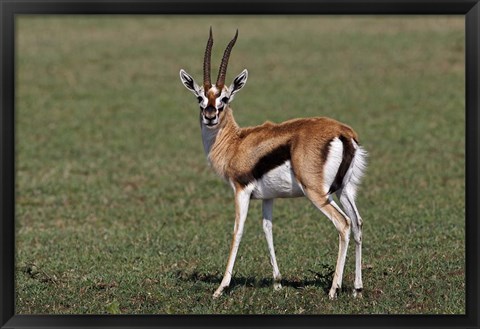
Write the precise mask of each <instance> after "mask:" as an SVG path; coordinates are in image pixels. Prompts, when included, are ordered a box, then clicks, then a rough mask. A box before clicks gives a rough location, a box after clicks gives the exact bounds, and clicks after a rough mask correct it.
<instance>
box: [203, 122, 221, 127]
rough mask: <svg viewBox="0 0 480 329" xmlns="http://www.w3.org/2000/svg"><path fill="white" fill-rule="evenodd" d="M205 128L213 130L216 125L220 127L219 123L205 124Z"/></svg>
mask: <svg viewBox="0 0 480 329" xmlns="http://www.w3.org/2000/svg"><path fill="white" fill-rule="evenodd" d="M204 124H205V126H207V127H208V128H213V127H215V126H216V125H218V122H208V123H206V122H204Z"/></svg>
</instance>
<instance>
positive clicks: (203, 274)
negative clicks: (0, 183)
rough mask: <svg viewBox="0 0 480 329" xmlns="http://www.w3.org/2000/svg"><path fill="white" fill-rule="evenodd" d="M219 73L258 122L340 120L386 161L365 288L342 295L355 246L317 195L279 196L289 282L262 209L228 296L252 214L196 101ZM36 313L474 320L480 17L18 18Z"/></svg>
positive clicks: (21, 239) (372, 188)
mask: <svg viewBox="0 0 480 329" xmlns="http://www.w3.org/2000/svg"><path fill="white" fill-rule="evenodd" d="M210 25H211V26H213V29H214V37H215V44H214V49H213V61H212V67H213V73H212V76H214V77H215V76H216V72H217V71H216V70H217V67H218V64H219V61H220V58H221V55H222V53H223V50H224V47H225V46H226V44H227V42H228V41H229V40H230V38H231V37H232V36H233V34H234V32H235V29H236V28H238V29H239V32H240V35H239V39H238V42H237V45H236V46H235V48H234V50H233V53H232V57H231V60H230V66H229V73H228V74H227V80H228V81H227V83H230V81H231V79H232V78H233V77H234V76H235V75H236V74H238V73H239V72H240V71H241V70H242V69H243V68H248V70H249V73H250V75H249V80H248V83H247V85H246V87H245V88H244V89H243V90H242V91H241V92H240V93H239V94H238V95H237V97H236V99H235V101H234V102H233V104H232V107H233V109H234V111H235V115H236V119H237V122H238V123H239V124H240V125H242V126H248V125H256V124H261V123H262V122H264V121H265V120H271V121H275V122H280V121H283V120H287V119H290V118H294V117H308V116H330V117H333V118H336V119H338V120H340V121H343V122H345V123H347V124H349V125H351V126H352V127H354V129H355V130H356V131H357V132H358V133H359V135H360V141H361V143H362V145H364V146H365V148H366V149H367V150H368V151H369V154H370V157H369V166H368V171H367V174H366V176H365V179H364V181H363V184H362V187H361V189H360V191H359V195H358V202H357V204H358V207H359V210H360V212H361V214H362V217H363V219H364V288H365V290H364V294H363V298H362V299H353V298H352V296H351V294H350V291H351V289H352V288H353V278H354V276H353V274H354V253H353V249H354V248H352V246H353V244H351V245H350V249H349V255H348V257H347V265H346V269H345V275H344V291H343V292H342V293H341V294H340V296H339V298H338V300H336V301H329V300H328V297H327V292H326V291H327V290H328V288H329V285H330V283H331V280H332V270H333V267H334V264H335V261H336V256H337V248H338V240H337V233H336V230H335V229H334V227H333V225H332V224H331V223H330V222H329V221H328V220H327V219H326V218H325V217H324V216H323V215H321V214H320V213H319V212H318V211H317V210H316V209H315V208H314V207H313V206H312V205H311V204H310V203H309V202H308V200H306V199H284V200H277V201H276V203H275V208H274V241H275V246H276V251H277V260H278V263H279V266H280V271H281V273H282V275H283V278H284V282H283V285H284V288H283V289H282V290H281V291H278V292H275V291H273V288H272V278H271V266H270V264H269V259H268V251H267V244H266V241H265V239H264V236H263V231H262V227H261V203H260V202H258V201H254V202H252V203H251V208H250V212H249V217H248V219H247V223H246V230H245V234H244V237H243V241H242V244H241V246H240V250H239V254H238V257H237V262H236V265H235V269H234V276H233V282H232V286H231V288H230V289H229V290H228V292H227V293H226V295H224V296H223V297H221V298H220V299H218V300H213V299H212V298H211V296H212V293H213V292H214V290H215V289H216V288H217V285H218V284H219V282H220V280H221V277H222V274H223V271H224V268H225V264H226V260H227V255H228V249H229V246H230V239H231V232H232V229H233V216H234V203H233V193H232V192H231V190H230V187H229V186H228V185H227V184H225V183H223V182H222V181H221V180H220V179H219V178H217V177H216V176H215V175H214V173H213V172H212V171H211V169H210V168H209V167H208V165H207V161H206V159H205V155H204V154H203V148H202V143H201V139H200V131H199V124H198V108H197V104H196V100H195V99H194V97H193V96H192V95H191V94H190V93H189V92H188V91H187V90H186V89H185V88H184V87H183V86H182V85H181V83H180V80H179V78H178V71H179V69H180V68H184V69H186V70H187V71H188V72H189V73H190V74H192V75H193V76H194V77H196V79H197V81H201V79H202V71H201V70H202V60H203V52H204V47H205V42H206V39H207V36H208V28H209V26H210ZM17 36H18V39H17V61H16V63H17V83H18V85H17V102H16V105H17V108H16V134H17V141H16V152H17V159H16V171H17V177H16V188H17V194H16V243H17V248H16V250H17V256H16V292H17V300H16V312H17V313H19V314H51V313H55V314H58V313H61V314H71V313H75V314H78V313H80V314H92V313H93V314H98V313H100V314H103V313H114V314H118V313H136V314H165V313H168V314H180V313H182V314H190V313H195V314H197V313H225V314H232V313H242V314H247V313H248V314H253V313H255V314H326V313H337V314H349V313H352V314H385V313H388V314H405V313H422V314H425V313H427V314H440V313H442V314H444V313H446V314H453V313H454V314H464V313H465V297H464V296H465V279H464V275H465V239H464V234H465V203H464V198H465V194H464V188H465V170H464V167H465V160H464V158H465V152H464V146H465V138H464V132H465V130H464V126H465V115H464V108H465V102H464V89H465V86H464V21H463V17H431V16H430V17H417V18H412V17H408V18H407V17H383V18H382V17H361V18H349V17H328V16H318V17H272V16H269V17H249V16H243V17H225V18H223V17H214V18H206V17H196V16H185V17H162V16H158V17H154V16H151V17H145V16H142V17H134V16H131V17H130V16H122V17H111V16H110V17H109V16H95V17H81V16H78V17H77V16H69V17H27V16H23V17H20V18H19V19H18V24H17Z"/></svg>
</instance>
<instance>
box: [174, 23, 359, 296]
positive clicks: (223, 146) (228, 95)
mask: <svg viewBox="0 0 480 329" xmlns="http://www.w3.org/2000/svg"><path fill="white" fill-rule="evenodd" d="M237 36H238V30H237V32H236V34H235V37H234V38H233V39H232V40H231V41H230V43H229V44H228V46H227V48H226V50H225V52H224V54H223V59H222V62H221V64H220V69H219V73H218V78H217V82H216V83H215V84H212V83H211V79H210V60H211V49H212V45H213V37H212V29H211V28H210V35H209V38H208V42H207V47H206V50H205V56H204V62H203V85H202V86H199V85H198V84H197V83H196V82H195V80H194V79H193V78H192V77H191V76H190V75H189V74H188V73H187V72H185V71H184V70H183V69H182V70H180V79H181V81H182V83H183V85H184V86H185V87H186V88H187V89H189V90H190V91H191V92H193V94H194V95H195V97H196V98H197V100H198V103H199V105H200V126H201V132H202V139H203V147H204V150H205V153H206V155H207V158H208V160H209V162H210V165H211V166H212V168H213V169H214V170H215V172H216V173H217V174H218V175H219V176H220V177H222V178H224V179H225V180H226V181H227V182H229V183H230V185H231V186H232V188H233V191H234V194H235V225H234V230H233V241H232V244H231V247H230V255H229V257H228V261H227V267H226V271H225V274H224V276H223V279H222V282H221V283H220V286H219V287H218V289H217V290H216V291H215V293H214V294H213V297H215V298H216V297H219V296H220V295H221V294H222V292H223V291H224V289H225V288H226V287H228V286H229V284H230V281H231V278H232V271H233V266H234V263H235V258H236V255H237V251H238V247H239V245H240V240H241V239H242V234H243V229H244V224H245V220H246V218H247V212H248V206H249V202H250V199H261V200H263V204H262V206H263V208H262V212H263V230H264V232H265V236H266V240H267V245H268V250H269V253H270V261H271V264H272V267H273V280H274V289H275V290H278V289H280V288H281V275H280V271H279V269H278V265H277V261H276V257H275V250H274V246H273V235H272V210H273V199H275V198H293V197H301V196H306V197H307V198H308V199H310V201H312V203H313V204H314V205H315V206H316V207H317V208H318V209H319V210H320V211H321V212H322V213H323V214H325V215H326V216H327V217H328V218H329V219H330V220H331V221H332V222H333V224H334V225H335V228H336V229H337V230H338V233H339V252H338V258H337V263H336V267H335V274H334V277H333V282H332V287H331V289H330V292H329V297H330V298H331V299H333V298H335V297H336V296H337V290H338V289H339V288H341V286H342V277H343V269H344V266H345V259H346V256H347V247H348V243H349V238H350V232H351V230H353V235H354V239H355V244H356V245H355V281H354V296H356V295H357V293H358V292H360V291H361V290H362V288H363V284H362V260H361V257H362V218H361V217H360V214H359V212H358V210H357V206H356V205H355V194H356V191H357V186H358V184H359V183H360V178H361V177H362V175H363V172H364V169H365V165H366V156H367V152H366V151H365V150H364V149H363V148H362V147H361V146H360V145H359V143H358V136H357V134H356V133H355V131H353V130H352V128H350V127H349V126H347V125H345V124H342V123H340V122H338V121H335V120H333V119H329V118H325V117H315V118H305V119H293V120H289V121H286V122H283V123H280V124H274V123H272V122H265V123H264V124H262V125H259V126H255V127H248V128H241V127H239V126H238V125H237V123H236V122H235V119H234V117H233V111H232V108H231V107H230V103H231V102H232V100H233V98H234V96H235V95H236V93H237V92H238V91H239V90H240V89H242V88H243V87H244V86H245V83H246V82H247V78H248V71H247V70H243V71H242V72H241V73H240V74H239V75H238V76H237V77H236V78H235V79H234V80H233V83H232V84H231V85H230V86H228V87H227V86H226V85H225V76H226V73H227V65H228V60H229V57H230V52H231V50H232V48H233V46H234V44H235V42H236V40H237ZM333 194H336V195H337V197H338V198H339V200H340V202H341V204H342V205H343V209H344V211H345V212H346V214H345V212H344V211H343V210H342V209H341V208H340V207H339V206H338V205H337V204H336V203H335V201H334V200H333V198H332V195H333ZM347 214H348V216H347Z"/></svg>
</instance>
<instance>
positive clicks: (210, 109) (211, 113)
mask: <svg viewBox="0 0 480 329" xmlns="http://www.w3.org/2000/svg"><path fill="white" fill-rule="evenodd" d="M203 115H204V116H205V118H206V119H209V120H212V119H215V118H216V117H217V109H216V108H215V107H214V106H211V105H209V106H207V107H206V108H205V110H203Z"/></svg>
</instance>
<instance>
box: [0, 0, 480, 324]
mask: <svg viewBox="0 0 480 329" xmlns="http://www.w3.org/2000/svg"><path fill="white" fill-rule="evenodd" d="M20 14H36V15H45V14H115V15H120V14H177V15H178V14H185V15H188V14H202V15H204V14H213V15H219V14H249V15H274V14H299V15H301V14H310V15H311V14H342V15H345V14H348V15H363V14H382V15H399V14H402V15H403V14H408V15H425V14H427V15H428V14H435V15H446V14H456V15H464V16H465V36H466V38H465V39H466V48H465V49H466V50H465V60H466V71H465V73H466V75H465V76H466V94H465V97H466V98H465V100H466V126H465V133H466V135H465V140H466V171H465V173H466V182H465V183H466V185H465V186H466V261H467V263H466V314H465V315H412V316H399V315H394V316H390V315H351V316H341V315H338V316H337V315H329V316H322V315H305V316H303V315H302V316H294V315H284V316H271V315H268V316H267V315H265V316H263V315H262V316H252V315H245V316H227V315H189V316H187V315H158V316H156V315H155V316H153V315H151V316H149V315H118V316H117V315H115V316H108V315H104V316H93V315H71V316H66V315H65V316H64V315H42V316H37V315H16V314H15V308H14V307H15V291H14V271H15V266H14V261H15V237H14V209H15V204H14V203H15V194H14V192H15V191H14V186H15V156H14V155H15V145H14V136H15V128H14V122H15V111H14V107H15V103H14V100H15V54H14V49H15V16H16V15H20ZM0 17H1V18H0V21H1V23H0V34H1V38H0V42H1V43H0V49H1V67H0V70H1V71H0V75H1V81H2V82H1V89H0V99H1V112H0V123H1V124H0V125H1V128H0V129H1V132H0V158H1V161H0V163H1V164H0V168H1V176H0V186H1V189H0V209H1V226H0V227H1V229H0V230H1V232H0V234H1V238H0V239H1V240H0V264H1V270H0V303H1V308H0V326H1V328H59V327H62V328H74V327H75V328H84V327H85V328H105V327H109V328H112V327H128V328H146V327H149V328H153V327H159V328H160V327H161V328H170V327H171V328H184V327H199V328H201V327H204V328H212V327H222V328H233V327H252V328H255V327H276V328H300V327H312V328H313V327H318V328H334V327H335V328H350V327H369V328H374V327H382V328H384V327H385V328H388V327H392V328H421V327H436V328H479V316H478V305H479V295H480V294H479V273H478V269H479V266H480V262H479V260H480V256H479V255H480V253H479V252H478V249H479V244H478V241H479V240H480V231H479V226H478V186H479V184H478V183H479V175H478V169H479V166H478V164H479V152H478V150H479V133H478V132H479V130H480V121H479V115H478V114H479V111H480V103H479V95H480V84H479V81H480V69H479V53H480V4H479V3H478V0H474V1H472V0H432V1H428V0H419V1H416V0H394V1H388V0H383V1H382V0H369V1H366V0H302V1H294V0H283V1H272V0H260V1H251V0H248V1H225V0H221V1H220V0H208V1H200V0H199V1H194V0H180V1H161V0H143V1H133V0H126V1H109V0H106V1H105V0H103V1H91V0H82V1H66V0H53V1H52V0H39V1H23V0H0ZM186 307H188V305H186Z"/></svg>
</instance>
